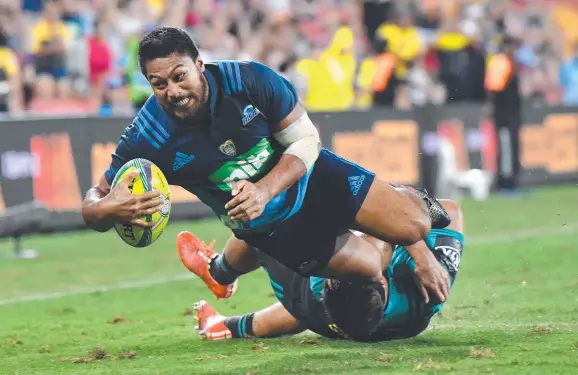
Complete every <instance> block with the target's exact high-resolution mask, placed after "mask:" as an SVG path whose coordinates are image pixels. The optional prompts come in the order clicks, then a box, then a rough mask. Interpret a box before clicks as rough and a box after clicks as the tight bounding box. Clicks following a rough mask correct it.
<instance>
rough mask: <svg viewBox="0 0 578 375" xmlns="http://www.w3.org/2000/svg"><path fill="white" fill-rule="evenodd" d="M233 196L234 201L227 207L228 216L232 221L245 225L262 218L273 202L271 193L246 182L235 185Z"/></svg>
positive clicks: (242, 181)
mask: <svg viewBox="0 0 578 375" xmlns="http://www.w3.org/2000/svg"><path fill="white" fill-rule="evenodd" d="M231 194H232V195H233V199H231V200H230V201H229V202H227V204H226V205H225V209H226V210H227V214H228V215H229V217H231V219H233V220H239V221H242V222H245V223H247V222H249V221H251V220H254V219H256V218H258V217H259V216H261V214H262V213H263V211H264V210H265V206H267V203H269V201H270V200H271V195H270V194H269V191H267V190H266V189H263V188H260V187H258V186H257V185H255V184H253V183H251V182H249V181H244V180H241V181H238V182H236V183H235V184H234V185H233V191H232V192H231Z"/></svg>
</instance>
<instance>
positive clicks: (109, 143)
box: [0, 104, 578, 231]
mask: <svg viewBox="0 0 578 375" xmlns="http://www.w3.org/2000/svg"><path fill="white" fill-rule="evenodd" d="M311 118H312V120H313V122H314V123H315V124H316V125H317V127H318V128H319V130H320V134H321V137H322V140H323V143H324V145H325V146H326V147H328V148H330V149H332V150H333V151H335V152H337V153H338V154H340V155H341V156H343V157H345V158H347V159H349V160H351V161H353V162H356V163H359V164H361V165H363V166H364V167H366V168H368V169H370V170H373V171H375V172H376V173H377V174H378V176H379V177H380V178H382V179H384V180H387V181H390V182H395V183H405V184H415V185H426V186H428V185H431V184H432V183H433V181H434V180H435V175H436V161H435V160H436V159H435V156H436V155H437V150H438V147H439V140H440V139H441V138H444V139H447V140H448V141H450V142H451V144H452V145H453V146H454V148H455V150H456V165H457V167H458V170H467V169H470V168H480V169H485V170H489V171H494V170H495V168H496V165H495V164H496V143H495V142H496V141H495V139H496V134H495V131H494V127H493V124H492V122H491V121H490V120H489V119H488V117H487V115H486V114H485V112H484V109H483V107H482V106H480V105H475V104H462V105H452V106H444V107H428V108H423V109H419V110H412V111H398V110H393V109H373V110H369V111H350V112H340V113H313V114H311ZM523 118H524V125H523V128H522V130H521V133H520V143H521V157H520V159H521V162H522V164H523V172H522V176H521V182H522V184H523V185H525V186H536V185H549V184H560V183H569V182H576V181H578V109H577V108H567V107H544V108H532V107H529V108H527V109H526V110H525V111H524V114H523ZM131 120H132V119H130V118H70V119H43V120H22V121H8V122H2V123H0V124H1V126H2V127H3V129H2V130H3V132H2V133H3V136H2V138H1V139H0V157H1V163H0V188H1V190H0V212H2V211H4V210H5V209H6V208H8V207H12V206H15V205H18V204H22V203H27V202H30V201H33V200H36V201H38V202H41V203H43V204H45V205H46V206H47V207H48V208H50V209H51V210H54V211H55V212H56V213H55V214H54V215H53V217H52V218H51V220H49V221H47V222H46V223H45V225H44V227H43V230H42V231H54V230H64V229H74V228H81V227H83V223H82V219H81V217H80V214H79V211H80V207H81V202H82V197H83V195H84V193H85V192H86V190H88V189H89V187H90V186H92V185H94V184H95V183H96V182H97V181H98V178H100V176H101V175H102V173H103V171H104V170H105V168H106V167H107V166H108V164H109V163H110V154H111V152H112V151H113V150H114V149H115V147H116V143H117V142H118V139H119V136H120V134H121V133H122V131H123V129H124V127H125V126H127V125H128V124H129V123H130V121H131ZM171 196H172V200H173V209H172V213H171V219H173V220H176V219H190V218H201V217H206V216H209V215H210V214H211V211H210V210H209V209H208V208H207V207H206V206H205V205H203V204H202V203H201V202H199V201H198V199H196V197H194V196H192V195H191V194H189V193H188V192H186V191H184V190H183V189H181V188H178V187H173V188H172V190H171Z"/></svg>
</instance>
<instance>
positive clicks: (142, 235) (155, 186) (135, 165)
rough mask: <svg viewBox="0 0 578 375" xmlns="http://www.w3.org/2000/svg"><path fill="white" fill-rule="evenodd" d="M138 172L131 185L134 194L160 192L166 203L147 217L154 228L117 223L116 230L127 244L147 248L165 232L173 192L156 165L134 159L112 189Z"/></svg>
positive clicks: (146, 219) (118, 173)
mask: <svg viewBox="0 0 578 375" xmlns="http://www.w3.org/2000/svg"><path fill="white" fill-rule="evenodd" d="M132 171H138V173H139V174H138V176H137V177H135V179H134V180H133V181H132V183H131V184H130V185H129V189H130V191H131V193H133V194H137V195H138V194H143V193H146V192H147V191H152V190H158V191H160V192H161V194H162V198H163V201H164V204H163V207H162V209H161V211H160V212H155V213H154V214H152V215H147V216H146V217H144V218H143V220H144V221H146V222H153V223H155V224H154V226H153V227H152V228H146V229H145V228H141V227H139V226H136V225H132V224H122V223H115V224H114V229H115V230H116V232H117V233H118V235H119V236H120V238H122V239H123V241H124V242H126V243H127V244H129V245H131V246H134V247H146V246H149V245H150V244H152V243H153V242H155V241H156V240H158V238H159V237H160V236H161V234H162V233H163V231H164V230H165V228H166V226H167V224H168V222H169V216H170V213H171V192H170V188H169V184H168V182H167V179H166V177H165V175H164V173H163V172H162V171H161V170H160V168H159V167H157V166H156V165H155V164H154V163H152V162H151V161H149V160H146V159H140V158H139V159H133V160H131V161H129V162H127V163H126V164H125V165H123V166H122V167H121V168H120V169H119V170H118V172H117V174H116V176H115V177H114V180H113V181H112V185H111V189H114V187H115V186H116V185H117V184H118V183H119V182H120V181H122V180H123V179H124V178H125V177H126V175H127V174H129V173H130V172H132Z"/></svg>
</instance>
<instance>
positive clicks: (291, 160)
mask: <svg viewBox="0 0 578 375" xmlns="http://www.w3.org/2000/svg"><path fill="white" fill-rule="evenodd" d="M243 69H244V70H246V72H244V73H245V75H246V76H247V77H248V78H246V79H245V82H244V85H245V87H246V89H247V91H248V93H249V95H250V97H251V99H252V100H253V101H254V102H255V104H256V105H257V106H258V108H259V110H261V111H262V113H263V115H264V116H265V117H266V118H267V119H268V120H269V123H270V124H271V127H270V129H269V130H270V133H271V134H272V136H273V138H274V139H275V140H276V141H277V142H279V144H281V145H282V146H283V147H285V151H284V153H283V155H282V156H281V158H280V160H279V162H278V163H277V164H276V165H275V166H274V167H273V168H272V169H271V170H270V171H269V173H268V174H267V175H265V176H263V178H261V179H260V180H259V181H258V182H257V183H255V185H254V188H255V190H256V192H251V191H250V190H249V189H247V191H245V192H242V190H244V189H245V186H248V185H251V184H250V183H248V182H246V181H240V182H239V183H237V186H236V187H235V188H234V189H233V195H234V196H235V198H233V199H232V200H231V201H230V202H229V203H228V204H227V205H226V206H225V208H226V209H228V210H230V211H229V215H230V216H231V217H232V218H233V219H235V220H245V221H247V220H253V219H255V218H257V217H258V216H259V215H260V214H261V213H262V212H263V209H264V207H265V205H266V204H267V202H268V201H269V200H270V199H271V198H273V197H275V196H276V195H278V194H280V193H281V192H283V191H285V190H287V189H288V188H290V187H291V186H292V185H294V184H295V183H296V182H297V181H299V179H300V178H301V177H303V176H304V175H305V174H306V173H307V171H308V170H309V169H311V168H312V167H313V164H314V163H315V161H316V160H317V158H318V156H319V152H320V150H321V141H320V138H319V132H318V131H317V128H316V127H315V125H313V123H312V122H311V120H310V119H309V116H308V115H307V111H306V110H305V108H304V107H303V106H302V105H301V104H300V103H299V101H298V98H297V91H296V90H295V87H293V85H292V84H291V83H290V82H289V81H287V80H286V79H285V78H283V77H281V76H280V75H279V74H277V73H276V72H274V71H273V70H272V69H270V68H268V67H266V66H265V65H262V64H259V63H249V64H247V65H246V66H245V67H244V68H243ZM250 195H253V196H254V197H255V198H254V199H253V200H252V201H251V199H250Z"/></svg>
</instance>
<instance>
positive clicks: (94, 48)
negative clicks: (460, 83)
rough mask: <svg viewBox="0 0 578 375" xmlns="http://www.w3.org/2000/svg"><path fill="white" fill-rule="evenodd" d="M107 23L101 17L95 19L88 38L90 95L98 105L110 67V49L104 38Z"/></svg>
mask: <svg viewBox="0 0 578 375" xmlns="http://www.w3.org/2000/svg"><path fill="white" fill-rule="evenodd" d="M107 28H108V24H107V23H106V21H105V20H104V19H102V18H99V19H97V20H96V23H95V27H94V34H93V35H92V36H90V37H89V38H88V66H89V83H90V87H91V92H92V97H93V98H94V99H96V100H97V101H98V105H100V104H101V103H100V102H101V101H102V98H103V94H104V91H105V88H106V87H107V82H108V78H109V73H110V70H111V67H112V58H113V56H112V51H111V49H110V46H109V45H108V42H107V40H106V29H107Z"/></svg>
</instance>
